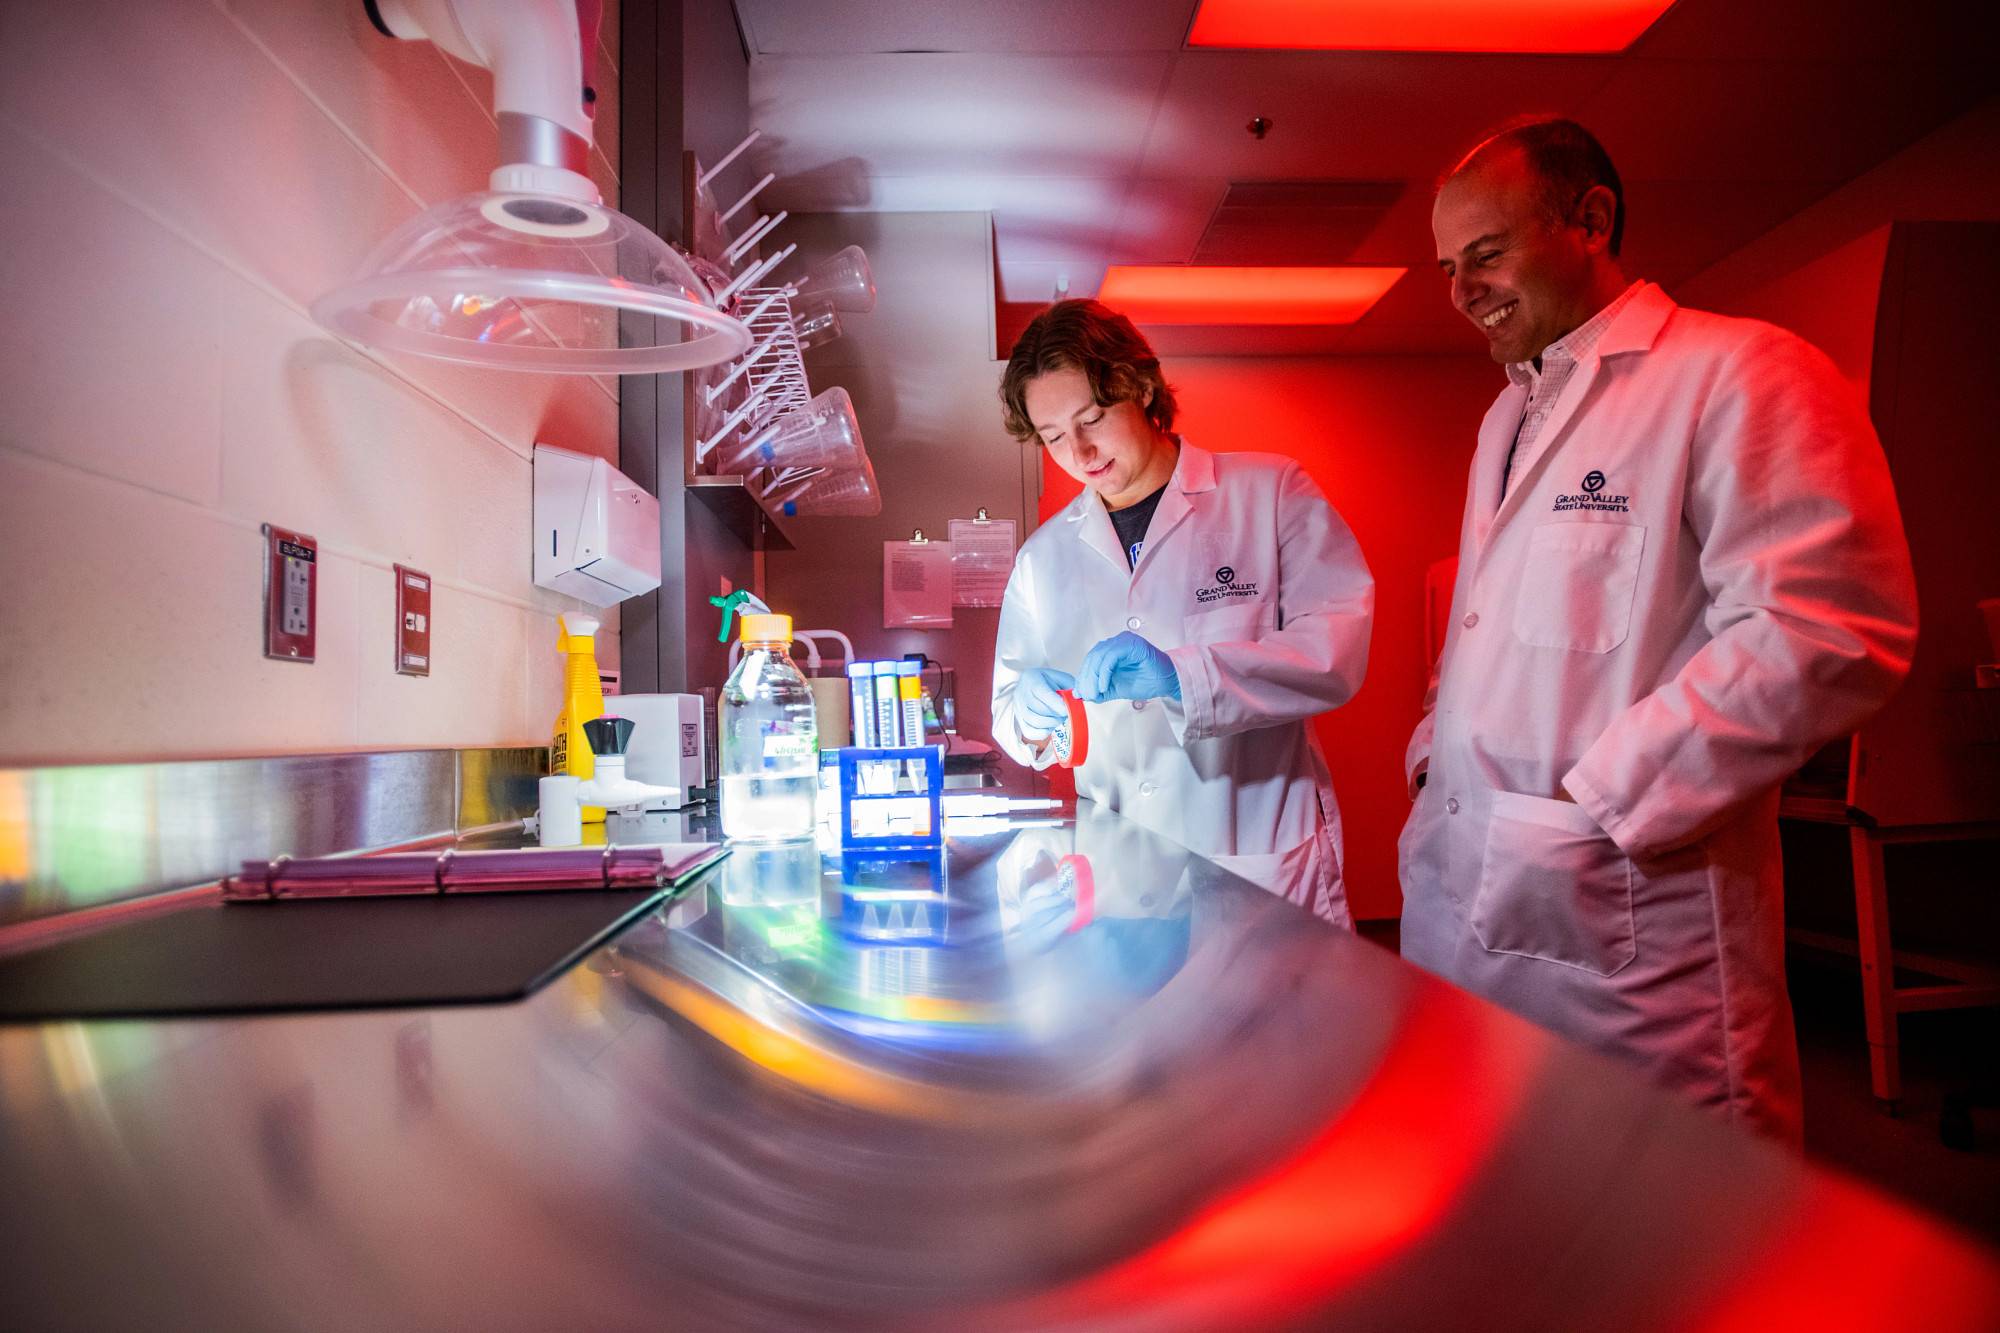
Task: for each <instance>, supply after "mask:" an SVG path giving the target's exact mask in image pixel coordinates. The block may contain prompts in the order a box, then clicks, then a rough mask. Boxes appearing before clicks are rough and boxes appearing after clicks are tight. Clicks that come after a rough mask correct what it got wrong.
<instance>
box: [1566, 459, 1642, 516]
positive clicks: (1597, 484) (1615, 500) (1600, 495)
mask: <svg viewBox="0 0 2000 1333" xmlns="http://www.w3.org/2000/svg"><path fill="white" fill-rule="evenodd" d="M1631 498H1632V497H1631V496H1629V495H1606V494H1605V493H1604V474H1603V473H1602V472H1599V471H1598V470H1597V469H1596V468H1592V469H1591V470H1590V472H1589V474H1588V475H1586V476H1585V477H1584V479H1583V489H1582V490H1581V491H1579V492H1578V493H1576V494H1575V495H1558V496H1556V503H1555V512H1556V513H1558V514H1564V513H1569V512H1571V511H1573V510H1585V511H1592V510H1594V511H1597V512H1600V513H1613V514H1629V513H1631V512H1632V507H1631V505H1630V504H1628V503H1627V501H1629V500H1631Z"/></svg>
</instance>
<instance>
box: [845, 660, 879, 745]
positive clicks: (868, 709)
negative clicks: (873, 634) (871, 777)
mask: <svg viewBox="0 0 2000 1333" xmlns="http://www.w3.org/2000/svg"><path fill="white" fill-rule="evenodd" d="M847 702H848V711H849V712H850V713H852V714H853V715H854V744H855V745H856V746H857V747H858V748H860V749H863V750H872V749H874V748H875V744H876V742H875V735H876V732H875V664H874V663H873V662H849V663H848V664H847Z"/></svg>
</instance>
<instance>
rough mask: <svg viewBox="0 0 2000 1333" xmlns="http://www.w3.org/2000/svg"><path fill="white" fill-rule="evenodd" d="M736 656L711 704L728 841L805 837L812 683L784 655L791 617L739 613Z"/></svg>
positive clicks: (814, 750) (812, 750)
mask: <svg viewBox="0 0 2000 1333" xmlns="http://www.w3.org/2000/svg"><path fill="white" fill-rule="evenodd" d="M738 622H739V623H740V624H741V626H742V639H743V660H742V661H741V662H738V663H737V664H736V670H734V671H732V672H731V673H730V674H729V681H728V683H727V684H725V685H724V686H723V687H722V698H721V701H720V702H719V704H718V705H717V708H716V714H717V726H716V731H717V733H718V735H717V739H718V742H719V751H720V753H719V757H718V758H719V762H718V769H719V774H720V777H721V787H722V833H723V836H724V837H726V838H728V839H729V840H730V841H732V842H781V841H784V840H785V839H788V838H810V837H811V836H812V833H813V817H814V810H813V801H814V796H815V793H816V792H817V789H818V787H819V724H818V722H817V720H816V719H815V715H814V712H813V697H812V689H811V688H810V687H809V686H808V685H807V684H806V678H805V676H804V675H802V674H801V673H800V671H799V669H798V667H797V666H796V665H794V664H793V662H792V656H791V644H792V618H791V617H790V616H781V615H746V616H740V617H739V618H738Z"/></svg>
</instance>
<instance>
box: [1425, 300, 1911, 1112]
mask: <svg viewBox="0 0 2000 1333" xmlns="http://www.w3.org/2000/svg"><path fill="white" fill-rule="evenodd" d="M1575 375H1576V378H1575V380H1574V381H1573V382H1572V383H1571V384H1570V385H1569V386H1568V388H1567V391H1566V392H1565V394H1564V395H1563V397H1562V398H1561V399H1560V401H1559V403H1558V406H1557V409H1556V412H1555V415H1554V417H1553V418H1552V419H1551V420H1550V421H1549V422H1548V423H1547V424H1546V425H1545V427H1544V428H1543V430H1542V432H1541V434H1540V436H1539V437H1538V438H1537V439H1536V441H1535V442H1534V444H1533V445H1532V446H1531V447H1529V448H1527V449H1524V450H1523V451H1522V453H1521V454H1520V455H1519V456H1517V457H1516V459H1515V461H1514V479H1513V483H1512V485H1511V486H1510V487H1509V488H1508V491H1507V494H1506V498H1505V499H1504V501H1503V500H1502V499H1501V496H1500V486H1501V468H1502V466H1503V460H1504V459H1505V457H1506V454H1507V449H1508V446H1509V444H1510V443H1511V442H1512V440H1513V438H1514V434H1515V429H1516V426H1517V425H1518V423H1519V422H1520V419H1521V414H1522V412H1523V410H1524V406H1525V402H1526V392H1525V390H1523V389H1521V388H1519V387H1516V386H1509V387H1508V388H1507V389H1506V391H1504V392H1503V393H1502V394H1501V395H1500V398H1499V400H1498V401H1497V402H1495V403H1494V405H1493V407H1492V409H1491V410H1490V411H1489V412H1488V413H1487V415H1486V420H1485V422H1484V424H1483V425H1482V426H1481V427H1480V432H1479V447H1478V452H1477V454H1476V456H1475V457H1474V459H1473V463H1472V478H1471V484H1470V489H1469V492H1468V499H1467V504H1466V510H1465V522H1464V527H1463V530H1462V532H1461V535H1460V539H1459V569H1458V579H1457V583H1456V586H1455V587H1454V590H1453V594H1452V614H1451V621H1450V629H1449V632H1448V634H1447V636H1446V639H1445V645H1444V652H1443V655H1442V658H1441V664H1440V667H1439V671H1438V675H1437V678H1436V681H1435V684H1434V686H1433V698H1434V701H1435V702H1434V706H1433V707H1432V709H1431V710H1430V711H1429V713H1428V714H1427V715H1426V716H1425V718H1424V720H1423V722H1422V723H1421V724H1420V725H1419V727H1418V729H1417V732H1416V735H1415V737H1414V738H1413V739H1412V741H1411V743H1410V748H1409V755H1408V775H1409V777H1410V780H1411V783H1412V789H1413V790H1414V783H1415V777H1416V774H1417V772H1418V771H1420V770H1422V769H1424V768H1425V767H1426V766H1427V767H1428V771H1429V776H1428V778H1427V779H1426V782H1425V785H1424V787H1423V790H1422V792H1421V793H1420V794H1419V795H1417V798H1416V806H1415V808H1414V809H1413V810H1412V811H1411V814H1410V819H1409V822H1408V824H1407V825H1406V826H1405V828H1404V831H1403V838H1402V844H1401V872H1402V881H1403V893H1404V905H1403V928H1402V929H1403V936H1402V940H1403V954H1404V956H1405V957H1406V958H1408V959H1410V960H1411V961H1412V962H1415V963H1417V964H1418V965H1420V966H1422V967H1425V968H1427V969H1429V970H1431V971H1433V972H1435V973H1438V974H1439V975H1441V976H1444V977H1446V978H1448V979H1450V980H1452V981H1455V982H1457V983H1458V984H1460V985H1462V986H1464V987H1466V988H1467V989H1469V990H1472V991H1475V992H1477V993H1479V994H1481V995H1484V996H1486V997H1488V998H1490V999H1493V1000H1495V1001H1498V1002H1499V1003H1501V1004H1503V1005H1505V1006H1506V1007H1508V1008H1510V1009H1513V1010H1516V1011H1517V1012H1519V1013H1522V1014H1524V1015H1526V1016H1527V1017H1529V1018H1531V1019H1534V1020H1536V1021H1538V1022H1540V1023H1542V1024H1544V1025H1546V1026H1548V1027H1550V1028H1553V1029H1555V1030H1556V1031H1558V1032H1562V1033H1564V1034H1566V1035H1568V1036H1571V1037H1574V1038H1577V1039H1579V1040H1581V1041H1583V1042H1585V1043H1587V1044H1590V1045H1593V1046H1596V1047H1598V1048H1599V1049H1602V1050H1605V1051H1608V1052H1611V1053H1613V1054H1616V1055H1618V1056H1621V1057H1623V1058H1625V1059H1627V1060H1629V1061H1633V1062H1636V1063H1637V1064H1638V1065H1639V1066H1641V1067H1643V1068H1644V1069H1645V1070H1647V1071H1648V1072H1649V1073H1650V1074H1651V1075H1652V1076H1653V1077H1654V1078H1655V1079H1656V1080H1657V1081H1658V1082H1660V1083H1662V1084H1665V1085H1668V1086H1671V1087H1674V1088H1677V1089H1679V1090H1682V1091H1684V1092H1686V1093H1687V1094H1689V1095H1690V1096H1692V1097H1693V1098H1694V1099H1695V1100H1696V1101H1698V1102H1700V1103H1703V1104H1706V1105H1709V1106H1712V1107H1715V1108H1718V1109H1720V1110H1722V1111H1723V1112H1724V1113H1725V1114H1727V1115H1729V1116H1731V1117H1733V1118H1737V1119H1740V1120H1742V1121H1744V1122H1745V1123H1748V1124H1750V1125H1752V1126H1754V1127H1756V1128H1759V1129H1762V1130H1764V1131H1765V1132H1767V1133H1770V1134H1773V1135H1776V1136H1778V1137H1780V1138H1790V1139H1794V1140H1796V1138H1797V1136H1798V1134H1799V1131H1800V1106H1799V1073H1798V1052H1797V1046H1796V1042H1795V1039H1794V1036H1793V1032H1792V1015H1791V1005H1790V1001H1789V999H1788V998H1787V996H1786V992H1785V977H1784V956H1783V955H1784V935H1783V924H1784V923H1783V915H1784V903H1783V876H1782V871H1781V867H1780V864H1779V858H1778V835H1777V819H1776V814H1777V786H1778V784H1779V783H1780V782H1781V781H1782V780H1783V779H1784V778H1785V777H1787V776H1788V775H1789V774H1790V773H1792V772H1793V771H1794V770H1795V769H1796V768H1797V767H1798V766H1799V764H1800V763H1801V762H1803V761H1804V759H1805V758H1806V756H1807V755H1809V754H1810V753H1811V752H1812V751H1813V750H1814V749H1816V748H1817V747H1819V746H1820V745H1822V744H1824V743H1825V742H1826V741H1828V740H1830V739H1832V738H1834V737H1836V736H1839V735H1841V734H1843V733H1844V732H1847V731H1849V730H1851V729H1853V728H1854V727H1855V726H1856V725H1858V724H1859V723H1860V722H1861V721H1862V720H1863V719H1864V718H1865V717H1866V716H1867V715H1868V714H1869V713H1870V712H1872V711H1873V710H1874V709H1875V708H1877V707H1879V706H1880V705H1881V704H1882V703H1883V701H1884V700H1886V699H1887V698H1888V696H1889V694H1890V693H1891V691H1892V690H1893V689H1894V688H1895V686H1896V684H1897V683H1898V682H1899V681H1900V680H1901V678H1902V676H1903V674H1904V673H1905V672H1906V671H1907V670H1908V667H1909V661H1910V653H1911V650H1912V648H1913V646H1914V644H1915V638H1916V634H1915V624H1916V595H1915V586H1914V583H1913V581H1912V577H1911V572H1910V563H1909V553H1908V549H1907V547H1906V545H1905V543H1904V538H1903V529H1902V521H1901V519H1900V517H1899V515H1898V513H1897V509H1896V498H1895V493H1894V491H1893V489H1892V488H1891V485H1890V481H1889V473H1888V467H1887V464H1886V462H1885V460H1884V458H1883V455H1882V448H1881V445H1880V444H1879V443H1878V442H1877V440H1876V438H1875V435H1874V432H1873V431H1872V430H1871V429H1870V428H1869V426H1868V423H1867V421H1866V419H1865V417H1864V416H1863V414H1862V413H1861V411H1860V410H1859V408H1858V406H1857V405H1855V404H1854V403H1853V402H1852V397H1851V393H1850V391H1849V390H1848V389H1847V388H1846V387H1845V385H1843V384H1842V383H1841V381H1840V379H1839V377H1838V376H1837V374H1836V373H1835V371H1834V369H1833V366H1832V365H1831V363H1829V362H1828V361H1827V359H1826V358H1825V357H1824V356H1822V355H1821V354H1820V353H1819V352H1818V351H1817V350H1815V349H1814V348H1812V347H1810V346H1809V345H1807V344H1806V343H1804V342H1802V341H1800V340H1799V339H1798V338H1796V337H1793V336H1792V335H1791V334H1789V333H1786V332H1784V331H1783V330H1780V329H1777V328H1773V327H1771V326H1770V325H1766V324H1761V323H1758V322H1755V321H1752V320H1739V319H1727V318H1723V317H1721V316H1717V315H1710V314H1704V313H1702V312H1699V311H1693V310H1684V309H1682V308H1680V307H1679V306H1677V305H1675V304H1674V302H1673V301H1672V300H1671V299H1669V298H1668V297H1667V296H1666V295H1665V294H1664V293H1663V292H1661V291H1660V289H1659V288H1658V287H1654V286H1651V285H1648V286H1646V287H1644V288H1642V289H1641V290H1640V291H1639V292H1637V293H1636V294H1635V295H1634V297H1633V299H1632V300H1631V301H1630V302H1629V303H1628V304H1627V306H1626V307H1625V309H1624V310H1622V311H1621V312H1620V313H1619V314H1618V316H1617V317H1616V318H1615V319H1614V320H1613V322H1612V324H1611V326H1610V327H1609V328H1608V329H1607V330H1606V331H1605V333H1604V336H1603V338H1602V339H1601V341H1600V342H1599V343H1598V345H1597V348H1596V351H1595V354H1594V355H1592V356H1589V357H1587V358H1586V359H1585V360H1584V362H1583V363H1582V364H1580V365H1579V366H1578V367H1577V369H1576V372H1575ZM1558 784H1561V785H1562V786H1564V787H1566V788H1567V790H1568V791H1569V792H1570V793H1571V795H1573V796H1574V797H1575V798H1576V799H1575V803H1574V804H1572V803H1569V802H1564V801H1559V800H1556V799H1553V798H1554V797H1555V794H1556V791H1557V788H1558Z"/></svg>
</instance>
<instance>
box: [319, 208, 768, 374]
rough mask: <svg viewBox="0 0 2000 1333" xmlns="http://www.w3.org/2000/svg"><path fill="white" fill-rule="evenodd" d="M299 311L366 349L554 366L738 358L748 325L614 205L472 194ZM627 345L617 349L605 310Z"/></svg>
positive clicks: (694, 363) (391, 240) (679, 366)
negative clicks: (727, 310) (622, 320)
mask: <svg viewBox="0 0 2000 1333" xmlns="http://www.w3.org/2000/svg"><path fill="white" fill-rule="evenodd" d="M312 314H313V318H314V319H316V320H318V321H319V323H320V324H322V325H324V326H325V327H326V328H328V329H331V330H332V331H333V332H335V333H338V334H340V335H341V336H343V337H347V338H351V339H353V340H354V341H355V342H358V343H361V344H364V345H366V346H370V347H379V348H384V349H387V350H390V351H397V352H410V353H414V354H416V355H418V356H428V357H436V358H438V359H440V360H445V361H456V362H460V363H462V364H466V365H474V366H489V367H495V368H499V369H506V370H528V371H540V372H543V373H549V374H568V375H643V374H653V373H658V372H662V371H679V370H692V369H694V368H696V367H699V366H708V365H715V364H717V363H720V362H723V361H728V360H730V359H732V358H734V357H737V356H740V355H742V354H743V353H744V352H745V351H748V350H749V348H750V331H749V330H748V329H747V328H745V327H744V325H743V323H742V321H740V320H738V319H736V318H735V317H733V316H731V315H728V314H725V313H723V312H722V311H721V310H719V309H718V308H717V307H716V304H715V300H714V297H713V296H712V295H711V294H710V293H709V291H708V289H707V287H706V286H705V285H704V284H703V283H702V281H701V279H700V278H698V277H696V276H695V273H694V270H693V269H692V268H691V267H689V265H688V262H687V260H686V259H684V258H683V257H682V256H681V255H680V254H679V253H678V252H676V251H675V250H674V249H673V247H671V246H669V245H668V244H667V243H666V242H665V241H663V240H661V239H660V238H659V237H658V236H655V235H654V234H653V233H652V232H650V231H648V230H647V229H646V228H644V227H642V226H640V225H639V224H638V223H637V222H635V221H633V220H632V219H631V218H629V217H627V216H625V215H624V214H623V213H620V212H619V211H618V210H616V209H614V208H606V207H605V206H604V205H602V204H596V203H586V202H584V201H582V200H577V199H564V198H558V197H555V196H549V195H535V194H508V193H485V192H482V193H478V194H470V195H466V196H464V197H463V198H460V199H454V200H452V201H451V202H449V203H444V204H439V205H438V206H437V207H435V208H432V209H429V210H427V211H425V212H424V213H422V214H419V215H418V216H417V217H415V218H413V219H412V220H411V221H409V222H408V223H406V224H404V225H403V226H402V227H399V228H398V229H397V230H396V231H394V232H393V233H391V234H390V235H389V237H388V238H387V239H386V240H384V241H383V242H382V244H380V245H379V246H377V247H376V248H375V251H374V253H373V254H371V255H369V257H368V259H367V262H366V263H364V264H363V265H362V268H361V272H360V273H359V274H358V275H357V276H356V277H355V279H354V280H353V281H352V282H350V283H348V284H347V285H346V286H344V287H341V288H339V289H338V290H336V291H333V292H329V293H328V294H327V295H325V296H322V297H321V298H320V299H319V300H317V301H315V302H313V307H312ZM624 314H633V315H643V316H648V317H650V318H646V319H637V320H629V321H627V322H626V331H627V335H628V339H629V338H631V337H632V335H634V334H636V335H637V340H636V342H635V343H634V345H629V346H624V347H621V346H619V316H620V315H624Z"/></svg>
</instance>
